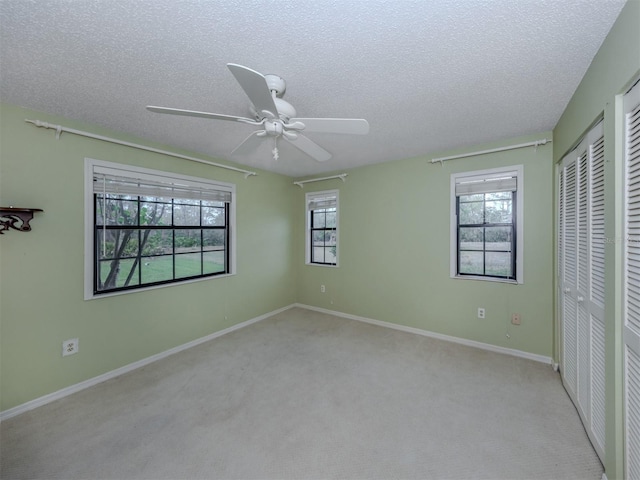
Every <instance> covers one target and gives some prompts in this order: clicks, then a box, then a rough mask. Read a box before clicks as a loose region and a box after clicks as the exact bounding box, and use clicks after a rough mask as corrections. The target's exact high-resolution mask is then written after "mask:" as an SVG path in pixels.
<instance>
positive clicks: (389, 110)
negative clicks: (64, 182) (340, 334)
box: [0, 0, 636, 177]
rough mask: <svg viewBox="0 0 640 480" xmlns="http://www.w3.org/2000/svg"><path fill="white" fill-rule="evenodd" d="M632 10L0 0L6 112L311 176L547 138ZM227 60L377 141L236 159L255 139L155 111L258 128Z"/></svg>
mask: <svg viewBox="0 0 640 480" xmlns="http://www.w3.org/2000/svg"><path fill="white" fill-rule="evenodd" d="M630 1H636V0H630ZM624 3H625V2H624V0H413V1H409V0H395V1H389V0H331V1H329V0H314V1H309V0H299V1H296V2H293V1H291V0H273V1H268V0H76V1H71V0H0V100H1V101H3V102H6V103H10V104H15V105H20V106H24V107H27V108H32V109H35V110H39V111H43V112H48V113H52V114H57V115H62V116H65V117H67V118H71V119H77V120H82V121H85V122H88V123H91V124H96V125H100V126H103V127H107V128H109V129H111V130H114V131H118V132H126V133H128V134H132V135H135V136H136V137H140V138H143V139H148V140H153V141H157V142H161V143H163V144H166V145H171V146H175V147H182V148H185V149H188V150H190V151H194V152H200V153H203V154H207V155H210V156H213V157H217V158H221V159H228V160H233V161H235V162H237V163H240V164H244V165H248V166H250V167H253V168H262V169H266V170H271V171H275V172H279V173H283V174H286V175H289V176H292V177H300V176H304V175H309V174H317V173H322V172H327V171H334V170H338V169H349V168H353V167H357V166H361V165H365V164H369V163H379V162H384V161H390V160H397V159H401V158H409V157H415V156H419V155H425V154H433V153H436V152H440V151H443V150H447V149H451V148H455V147H462V146H470V145H477V144H481V143H485V142H489V141H494V140H500V139H505V138H511V137H515V136H519V135H524V134H530V133H538V132H542V131H547V130H551V129H552V128H553V127H554V126H555V124H556V122H557V121H558V119H559V117H560V115H561V113H562V111H563V110H564V108H565V107H566V105H567V103H568V101H569V99H570V98H571V96H572V94H573V92H574V91H575V89H576V87H577V86H578V84H579V82H580V80H581V78H582V76H583V75H584V73H585V71H586V69H587V68H588V66H589V64H590V62H591V60H592V59H593V57H594V55H595V53H596V52H597V50H598V48H599V47H600V45H601V44H602V41H603V40H604V38H605V36H606V34H607V33H608V31H609V30H610V28H611V26H612V25H613V22H614V21H615V19H616V17H617V16H618V14H619V13H620V10H621V8H622V6H623V5H624ZM230 62H231V63H238V64H241V65H245V66H248V67H250V68H252V69H254V70H257V71H259V72H262V73H265V74H266V73H275V74H278V75H280V76H281V77H283V78H284V79H285V80H286V82H287V91H286V94H285V96H284V98H285V100H287V101H288V102H289V103H291V104H293V105H294V106H295V108H296V109H297V111H298V116H300V117H347V118H365V119H367V120H368V121H369V124H370V126H371V130H370V133H369V135H366V136H346V135H330V134H311V133H310V134H308V136H309V137H310V138H311V139H313V140H314V141H316V142H317V143H318V144H320V145H321V146H323V147H324V148H325V149H327V150H329V151H330V152H332V153H333V158H331V159H330V160H329V161H327V162H324V163H319V162H316V161H314V160H312V159H311V158H308V157H306V156H305V155H303V154H302V153H300V152H299V151H298V150H296V149H294V148H292V147H291V146H290V145H287V144H286V142H280V145H279V147H280V159H279V160H278V161H275V160H273V158H272V157H271V148H272V144H271V143H270V142H265V144H264V145H263V146H262V147H260V148H259V149H258V151H257V152H256V153H255V154H252V155H251V156H247V157H231V156H230V153H231V151H232V150H233V149H234V148H235V147H236V146H237V145H238V144H239V143H240V142H242V140H244V138H245V137H247V136H248V135H249V134H250V133H251V132H252V131H253V129H254V128H255V127H252V126H249V125H243V124H238V123H233V122H224V121H219V120H206V119H200V118H188V117H178V116H175V117H174V116H169V115H159V114H154V113H150V112H148V111H147V110H146V109H145V106H146V105H162V106H167V107H176V108H184V109H190V110H203V111H208V112H215V113H222V114H227V115H238V116H245V115H248V114H249V110H248V107H249V104H248V98H247V97H246V95H245V93H244V92H243V91H242V89H241V88H240V86H239V85H238V84H237V82H236V81H235V79H234V78H233V76H232V75H231V73H230V72H229V70H228V69H227V68H226V64H227V63H230ZM106 160H108V159H106Z"/></svg>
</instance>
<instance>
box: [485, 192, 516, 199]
mask: <svg viewBox="0 0 640 480" xmlns="http://www.w3.org/2000/svg"><path fill="white" fill-rule="evenodd" d="M512 195H513V192H493V193H487V194H486V197H485V198H486V199H487V200H500V199H509V200H510V199H511V197H512Z"/></svg>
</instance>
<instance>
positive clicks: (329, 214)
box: [305, 190, 338, 266]
mask: <svg viewBox="0 0 640 480" xmlns="http://www.w3.org/2000/svg"><path fill="white" fill-rule="evenodd" d="M305 199H306V203H307V222H306V225H307V229H306V230H307V233H306V244H307V248H306V252H307V259H306V261H307V264H311V265H331V266H337V265H338V191H337V190H329V191H325V192H315V193H307V195H306V196H305Z"/></svg>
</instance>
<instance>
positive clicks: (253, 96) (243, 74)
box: [227, 63, 278, 118]
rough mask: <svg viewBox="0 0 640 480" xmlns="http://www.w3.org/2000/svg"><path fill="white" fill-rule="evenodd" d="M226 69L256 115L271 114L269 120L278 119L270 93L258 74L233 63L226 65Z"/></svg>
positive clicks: (262, 77) (264, 80) (262, 78)
mask: <svg viewBox="0 0 640 480" xmlns="http://www.w3.org/2000/svg"><path fill="white" fill-rule="evenodd" d="M227 67H229V70H231V73H232V74H233V76H234V77H236V80H237V81H238V83H239V84H240V86H241V87H242V89H243V90H244V92H245V93H246V94H247V96H248V97H249V100H251V103H253V106H254V107H255V108H256V111H257V112H258V113H265V112H268V113H271V115H272V117H271V118H278V109H277V108H276V104H275V102H274V101H273V97H272V96H271V92H270V91H269V87H268V85H267V81H266V79H265V78H264V75H262V74H261V73H260V72H256V71H255V70H251V69H250V68H247V67H243V66H242V65H237V64H235V63H227Z"/></svg>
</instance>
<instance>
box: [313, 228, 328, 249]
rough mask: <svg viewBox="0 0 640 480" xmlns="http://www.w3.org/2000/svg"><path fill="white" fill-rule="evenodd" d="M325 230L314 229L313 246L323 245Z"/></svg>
mask: <svg viewBox="0 0 640 480" xmlns="http://www.w3.org/2000/svg"><path fill="white" fill-rule="evenodd" d="M324 239H325V230H314V232H313V244H314V245H315V246H324Z"/></svg>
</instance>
